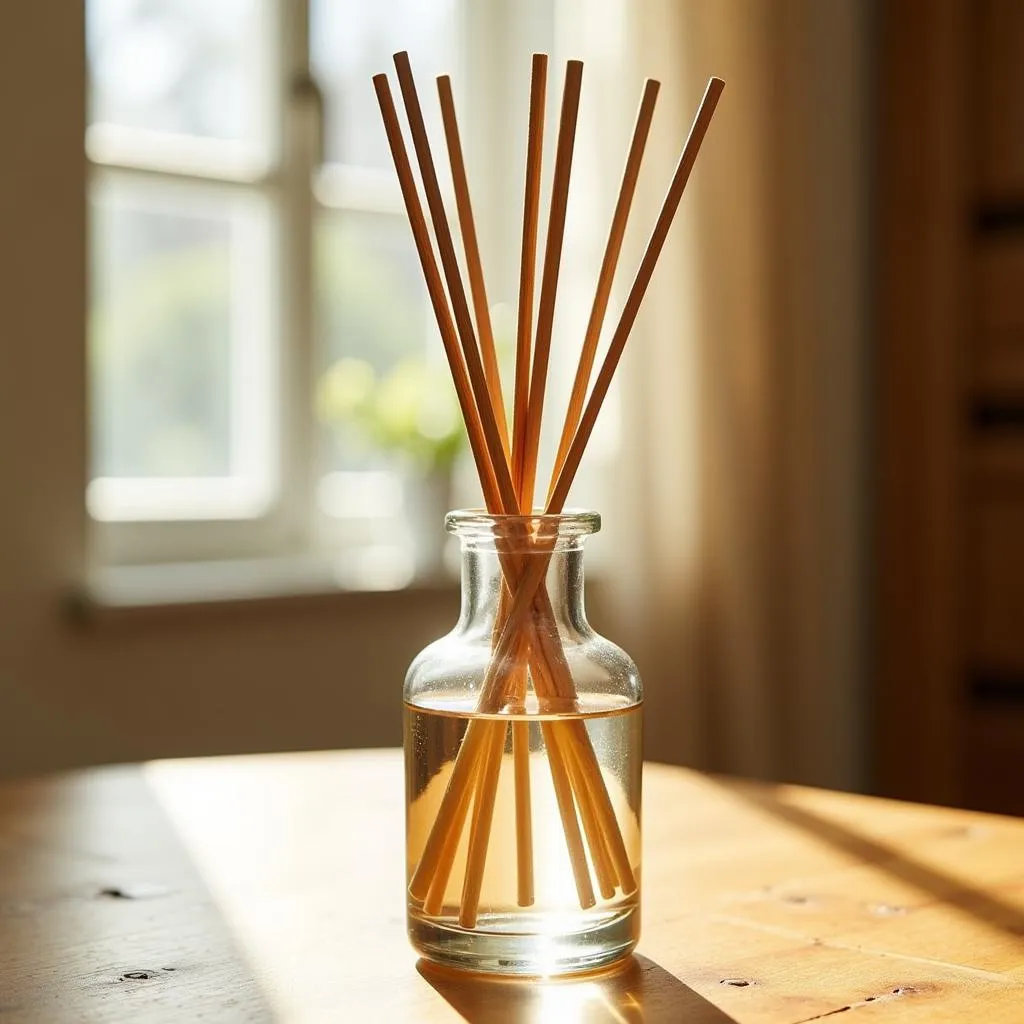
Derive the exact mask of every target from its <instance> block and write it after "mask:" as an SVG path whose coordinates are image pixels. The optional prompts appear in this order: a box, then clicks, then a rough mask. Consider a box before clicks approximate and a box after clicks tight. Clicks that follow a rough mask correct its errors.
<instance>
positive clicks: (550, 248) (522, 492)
mask: <svg viewBox="0 0 1024 1024" xmlns="http://www.w3.org/2000/svg"><path fill="white" fill-rule="evenodd" d="M582 84H583V63H582V61H578V60H570V61H568V62H567V64H566V66H565V86H564V88H563V90H562V110H561V115H560V118H559V124H558V143H557V146H556V149H555V169H554V174H553V177H552V181H551V209H550V213H549V214H548V232H547V238H546V241H545V245H544V270H543V273H542V275H541V282H540V302H539V304H538V308H537V331H536V336H535V338H534V345H533V370H532V373H531V375H530V404H529V408H528V411H527V417H526V435H525V439H524V446H525V453H524V455H523V476H522V479H521V481H520V484H519V487H518V493H519V507H520V508H521V509H523V510H524V511H529V510H530V509H532V507H533V490H534V483H535V481H536V478H537V453H538V449H539V446H540V426H541V418H542V415H543V410H544V395H545V391H546V387H547V376H548V362H549V359H550V356H551V332H552V330H553V327H554V321H555V296H556V294H557V292H558V271H559V269H560V267H561V262H562V243H563V242H564V240H565V214H566V209H567V207H568V203H569V177H570V174H571V173H572V154H573V149H574V147H575V144H576V120H577V115H578V113H579V107H580V88H581V87H582Z"/></svg>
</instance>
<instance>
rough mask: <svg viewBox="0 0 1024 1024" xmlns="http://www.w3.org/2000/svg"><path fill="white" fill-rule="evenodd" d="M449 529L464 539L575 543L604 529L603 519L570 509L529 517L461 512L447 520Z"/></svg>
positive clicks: (595, 513) (592, 514)
mask: <svg viewBox="0 0 1024 1024" xmlns="http://www.w3.org/2000/svg"><path fill="white" fill-rule="evenodd" d="M444 525H445V529H446V530H447V531H448V532H449V533H453V534H455V536H456V537H461V538H463V539H470V540H477V541H484V540H518V541H522V540H524V539H526V538H527V537H528V538H529V540H530V542H531V543H533V544H536V543H537V542H538V541H540V542H543V541H545V540H546V541H562V540H574V539H576V538H580V537H588V536H590V535H591V534H592V533H597V531H598V530H600V529H601V515H600V513H599V512H593V511H590V510H587V509H567V510H566V511H564V512H559V513H558V514H557V515H556V514H550V513H545V512H541V511H537V512H535V513H534V514H533V515H529V516H512V515H491V513H489V512H488V511H487V510H486V509H482V508H460V509H455V510H454V511H452V512H449V513H448V515H446V516H445V518H444Z"/></svg>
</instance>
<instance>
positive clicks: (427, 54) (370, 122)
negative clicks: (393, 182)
mask: <svg viewBox="0 0 1024 1024" xmlns="http://www.w3.org/2000/svg"><path fill="white" fill-rule="evenodd" d="M458 14H459V4H458V2H457V0H373V2H370V3H367V2H366V0H312V2H311V8H310V25H311V38H310V58H311V63H312V66H313V71H314V74H315V75H316V78H317V81H318V82H319V83H320V86H321V88H322V89H323V91H324V98H325V111H324V117H325V126H324V127H325V138H324V153H325V157H326V159H327V160H328V161H329V162H333V163H344V164H352V165H356V166H360V167H380V168H386V169H390V168H391V166H392V165H391V157H390V155H389V153H388V148H387V141H386V139H385V137H384V129H383V128H382V127H381V123H380V113H379V111H378V108H377V101H376V99H375V97H374V94H373V86H372V84H371V81H370V80H371V78H372V77H373V75H375V74H376V73H377V72H379V71H390V70H392V68H393V65H392V63H391V55H392V54H393V53H394V52H395V51H396V50H403V49H408V50H409V56H410V59H411V61H412V65H413V70H414V71H415V72H416V79H417V82H418V84H419V88H420V91H421V94H422V95H421V99H422V101H423V108H424V114H425V115H426V117H427V128H428V130H429V131H430V133H431V137H432V138H435V137H436V138H441V135H440V134H439V132H440V117H439V116H438V115H437V103H436V102H431V100H432V98H433V95H434V84H433V83H434V78H435V77H436V76H437V75H440V74H446V73H447V74H452V75H453V76H455V77H456V78H457V76H458V71H459V68H458V65H457V63H456V61H457V60H458V53H459V45H458V40H459V18H458ZM456 84H457V83H456ZM426 90H429V94H428V93H427V92H426Z"/></svg>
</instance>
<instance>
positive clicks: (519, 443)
mask: <svg viewBox="0 0 1024 1024" xmlns="http://www.w3.org/2000/svg"><path fill="white" fill-rule="evenodd" d="M547 80H548V56H547V54H546V53H535V54H534V55H533V64H532V67H531V69H530V124H529V130H528V134H527V137H526V185H525V194H524V197H523V241H522V248H521V250H520V255H519V311H518V315H517V322H516V370H515V374H516V375H515V398H514V404H513V415H512V481H513V484H514V485H515V489H516V494H517V495H518V494H519V493H521V490H522V481H523V459H524V458H525V456H526V415H527V410H528V408H529V404H530V354H531V351H532V333H533V284H534V277H535V275H536V272H537V225H538V223H539V220H540V184H541V181H540V177H541V166H542V159H543V153H544V109H545V101H546V96H547ZM525 511H526V512H527V513H529V511H530V509H529V508H527V509H526V510H525Z"/></svg>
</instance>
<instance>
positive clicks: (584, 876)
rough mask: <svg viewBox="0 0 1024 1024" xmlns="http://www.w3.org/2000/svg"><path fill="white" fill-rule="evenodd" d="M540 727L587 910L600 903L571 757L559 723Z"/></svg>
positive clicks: (580, 894)
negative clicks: (576, 800) (574, 791)
mask: <svg viewBox="0 0 1024 1024" xmlns="http://www.w3.org/2000/svg"><path fill="white" fill-rule="evenodd" d="M540 728H541V733H542V734H543V736H544V745H545V747H547V751H548V761H549V762H550V764H551V781H552V782H553V783H554V787H555V800H556V802H557V804H558V812H559V815H560V816H561V819H562V829H563V830H564V832H565V843H566V846H567V847H568V850H569V862H570V864H571V865H572V873H573V880H574V881H575V883H576V893H577V895H578V897H579V903H580V907H581V908H582V909H583V910H586V909H587V908H588V907H592V906H593V905H594V904H595V903H596V902H597V900H595V899H594V888H593V886H592V885H591V883H590V868H589V867H588V865H587V854H586V850H585V849H584V848H583V837H582V836H581V835H580V825H579V821H578V820H577V818H576V809H575V806H574V805H573V799H572V783H571V781H570V779H569V772H568V770H567V768H566V761H567V760H568V759H569V758H570V757H571V754H569V752H568V751H567V749H566V748H565V747H564V746H563V743H564V733H563V731H562V730H560V729H559V728H558V723H556V722H550V721H548V722H541V727H540ZM570 742H571V741H570Z"/></svg>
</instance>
